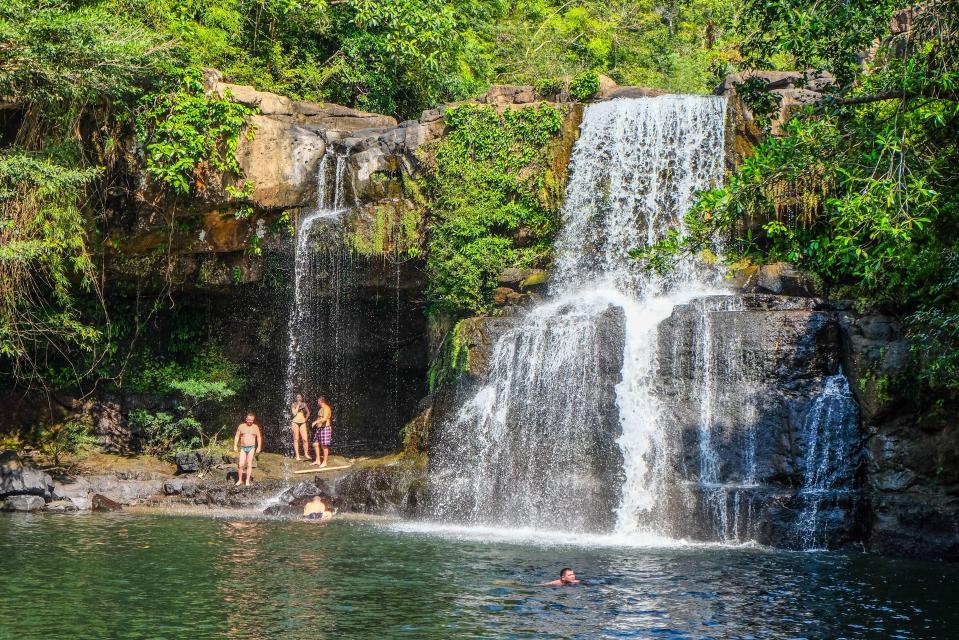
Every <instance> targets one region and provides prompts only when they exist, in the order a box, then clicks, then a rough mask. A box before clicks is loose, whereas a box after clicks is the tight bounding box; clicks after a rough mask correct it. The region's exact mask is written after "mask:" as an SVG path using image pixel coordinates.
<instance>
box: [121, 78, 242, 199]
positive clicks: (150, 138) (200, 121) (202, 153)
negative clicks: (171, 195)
mask: <svg viewBox="0 0 959 640" xmlns="http://www.w3.org/2000/svg"><path fill="white" fill-rule="evenodd" d="M144 102H145V104H146V108H145V110H144V111H143V113H142V114H140V116H139V118H138V120H137V125H138V131H139V134H140V137H141V140H142V143H143V146H144V149H145V150H146V166H147V171H149V172H150V174H151V175H153V176H154V177H155V178H156V179H158V180H159V181H160V182H162V183H164V184H165V185H167V186H168V187H169V188H170V189H172V190H173V191H174V192H176V193H180V194H188V193H190V191H191V190H192V189H197V190H200V191H202V190H203V189H204V185H205V182H206V179H207V177H208V176H209V175H210V174H211V173H212V172H214V171H215V172H229V173H235V174H238V173H239V172H240V167H239V165H238V164H237V161H236V148H237V144H239V141H240V134H241V133H242V132H243V131H244V129H245V130H246V136H247V138H250V139H252V137H253V135H254V129H253V127H252V125H250V124H248V117H249V116H251V115H253V114H254V113H256V112H257V110H256V109H253V108H251V107H247V106H245V105H242V104H239V103H236V102H233V101H232V100H230V95H229V94H227V95H226V96H225V97H222V98H221V97H219V96H217V95H215V94H208V93H206V92H205V91H204V90H203V81H202V78H201V77H200V75H199V73H196V72H191V73H188V74H187V75H186V76H184V78H183V80H182V83H181V84H180V86H179V87H178V88H177V90H176V91H175V92H172V93H167V92H163V93H160V94H157V95H153V96H148V97H147V98H145V99H144ZM238 193H239V194H240V195H246V194H247V191H242V192H238ZM231 195H237V194H231Z"/></svg>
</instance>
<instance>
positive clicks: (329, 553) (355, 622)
mask: <svg viewBox="0 0 959 640" xmlns="http://www.w3.org/2000/svg"><path fill="white" fill-rule="evenodd" d="M661 542H662V541H660V540H649V539H639V540H637V539H636V538H632V539H628V540H623V539H622V538H618V537H615V536H564V535H554V534H551V533H549V532H542V531H528V530H518V531H517V530H505V531H504V530H496V529H479V530H476V529H467V528H455V527H439V528H437V527H436V526H435V525H427V524H415V523H397V524H392V525H385V524H371V523H365V522H355V521H354V522H347V521H341V522H333V523H331V524H330V525H327V526H323V527H317V526H311V525H310V523H305V522H299V521H276V520H259V519H237V518H234V519H228V518H218V519H213V518H197V517H185V516H177V517H170V516H157V515H133V514H116V515H105V516H78V517H62V516H61V517H57V516H51V515H35V516H10V515H6V514H0V594H2V602H3V608H4V611H5V612H7V611H9V612H14V613H13V615H4V616H0V638H7V637H11V638H13V637H16V638H18V639H24V640H33V639H37V640H39V639H44V640H46V639H47V638H71V639H72V638H121V639H123V638H144V637H163V638H178V637H190V638H201V639H202V638H250V637H255V638H260V637H262V638H284V639H293V640H299V639H301V638H302V639H303V640H307V639H310V640H312V639H314V638H318V637H342V638H350V639H360V640H363V639H367V638H369V639H370V640H385V639H387V638H394V637H410V638H417V639H421V638H422V639H425V640H432V639H441V638H442V639H444V640H445V639H447V638H536V639H540V638H564V639H565V638H588V639H590V640H592V639H595V638H697V639H702V638H716V639H722V640H727V639H732V638H750V637H751V638H775V639H779V638H840V637H842V638H861V639H866V638H869V639H871V638H875V639H879V638H890V637H896V638H904V639H923V640H925V639H927V638H949V637H953V636H952V635H950V634H951V632H952V630H953V629H955V628H957V626H959V612H957V610H956V607H955V606H954V602H955V601H956V600H957V594H959V591H957V584H959V567H956V566H954V565H941V564H933V563H916V562H908V561H902V560H891V559H888V558H878V557H870V556H861V555H843V554H835V553H834V554H812V555H811V554H804V553H782V552H776V551H772V550H768V549H748V548H745V549H744V548H727V547H721V546H717V545H693V544H689V543H679V544H676V543H673V542H668V543H666V544H660V543H661ZM562 566H572V567H574V568H575V569H576V571H577V573H578V574H579V575H580V576H581V577H585V578H587V579H589V580H591V582H592V584H591V585H590V586H588V587H585V588H577V589H567V588H545V587H542V586H539V585H540V583H542V582H543V581H545V580H549V579H551V578H553V577H555V575H556V573H557V572H558V570H559V569H560V568H561V567H562ZM51 612H55V615H52V614H51Z"/></svg>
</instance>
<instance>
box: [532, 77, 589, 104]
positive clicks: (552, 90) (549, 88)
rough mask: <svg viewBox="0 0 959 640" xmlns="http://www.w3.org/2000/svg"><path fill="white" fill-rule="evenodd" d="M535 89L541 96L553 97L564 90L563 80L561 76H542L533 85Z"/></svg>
mask: <svg viewBox="0 0 959 640" xmlns="http://www.w3.org/2000/svg"><path fill="white" fill-rule="evenodd" d="M598 78H599V76H597V79H598ZM533 89H534V90H535V91H536V95H538V96H539V97H541V98H544V99H546V98H548V99H552V98H554V97H556V95H557V94H558V93H559V92H560V91H562V90H563V81H562V80H561V79H559V78H540V79H538V80H537V81H536V83H535V84H534V85H533Z"/></svg>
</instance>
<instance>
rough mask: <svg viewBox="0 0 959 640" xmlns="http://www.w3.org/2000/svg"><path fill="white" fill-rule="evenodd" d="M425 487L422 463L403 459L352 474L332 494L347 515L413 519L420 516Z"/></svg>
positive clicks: (409, 458) (340, 482)
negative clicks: (361, 514) (366, 514)
mask: <svg viewBox="0 0 959 640" xmlns="http://www.w3.org/2000/svg"><path fill="white" fill-rule="evenodd" d="M425 487H426V465H425V459H424V458H423V457H422V456H404V457H401V458H399V459H397V460H394V461H389V462H387V463H385V464H375V465H370V466H367V467H361V468H359V469H355V470H353V471H351V472H350V473H348V474H347V475H346V476H345V477H343V478H342V479H340V480H339V481H338V482H337V484H336V488H335V493H336V495H337V496H338V497H339V499H340V501H341V505H342V508H343V509H345V510H347V511H353V512H357V513H376V514H382V515H394V516H408V517H413V516H416V515H419V513H420V510H421V508H422V504H423V497H424V491H425Z"/></svg>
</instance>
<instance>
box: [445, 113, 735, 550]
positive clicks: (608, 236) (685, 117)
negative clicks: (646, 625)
mask: <svg viewBox="0 0 959 640" xmlns="http://www.w3.org/2000/svg"><path fill="white" fill-rule="evenodd" d="M725 107H726V103H725V99H724V98H721V97H706V96H662V97H658V98H642V99H620V100H613V101H609V102H603V103H599V104H594V105H589V106H588V107H587V108H586V110H585V112H584V115H583V122H582V125H581V129H580V138H579V140H578V141H577V142H576V145H575V147H574V150H573V156H572V160H571V167H570V181H569V184H568V186H567V190H566V197H565V201H564V205H563V209H562V218H563V228H562V231H561V232H560V235H559V237H558V238H557V241H556V254H555V267H554V269H553V273H552V279H551V283H550V294H551V299H550V300H549V301H548V302H546V303H544V304H541V305H539V306H537V307H535V308H533V309H532V310H530V312H529V313H528V314H527V315H526V316H525V317H524V318H522V319H520V320H519V321H517V322H515V323H513V324H512V326H508V327H507V328H506V329H505V330H504V331H503V333H502V335H501V336H500V337H499V338H498V339H497V340H496V343H495V345H494V346H493V349H492V355H491V359H490V366H489V375H488V381H487V382H486V384H484V385H483V386H482V388H480V389H479V390H477V391H475V393H473V395H472V397H469V398H466V399H465V400H464V401H463V403H462V406H461V408H460V410H459V412H458V413H457V414H456V415H455V416H454V417H453V419H451V420H450V421H449V422H448V423H446V424H442V425H438V432H437V434H436V442H435V444H434V445H433V446H432V454H431V461H430V465H431V468H430V486H431V491H432V497H433V500H432V501H431V504H432V507H431V508H432V509H433V515H434V516H436V517H438V518H440V519H444V520H448V521H460V522H467V523H472V524H499V525H507V526H536V527H546V528H553V529H555V528H563V529H567V530H595V529H597V528H600V529H602V528H608V527H610V526H615V527H616V529H617V530H618V531H620V532H626V533H628V532H632V531H636V530H640V529H647V530H648V529H651V528H654V527H653V526H652V522H651V521H650V520H649V512H650V510H651V509H652V507H653V505H654V503H655V502H656V500H657V499H658V497H659V493H660V491H661V488H662V483H663V482H664V480H665V478H666V477H667V475H668V471H667V463H666V458H667V455H666V448H667V446H668V444H667V442H666V439H665V438H664V437H663V433H662V429H660V425H659V424H658V416H659V414H660V409H661V407H660V402H661V400H660V399H659V398H658V396H657V393H656V389H655V382H656V380H655V376H656V356H657V354H656V351H657V327H658V326H659V324H660V323H661V322H662V321H663V320H664V319H666V318H667V317H668V316H669V315H670V313H671V312H672V309H673V307H674V306H675V305H677V304H682V303H685V302H688V301H689V300H691V299H693V298H695V297H697V296H702V295H705V294H708V293H710V292H715V291H716V286H715V285H716V282H715V279H716V275H715V273H714V272H713V271H712V270H711V269H709V268H706V267H704V266H702V265H701V264H699V263H698V262H697V261H694V260H689V261H684V262H682V263H681V264H680V265H679V267H678V268H677V269H676V270H675V271H674V272H673V273H671V274H670V276H668V277H666V278H658V277H652V276H649V275H647V274H644V273H642V272H641V271H640V270H639V269H638V266H637V264H636V262H635V261H634V260H632V259H631V258H630V257H629V251H630V250H631V249H636V248H640V247H643V246H647V245H649V244H651V243H653V242H656V241H657V240H660V239H662V238H663V237H664V236H665V234H666V233H667V231H668V230H669V229H670V228H676V227H678V226H680V225H681V224H682V218H683V215H684V214H685V213H686V212H687V211H688V209H689V208H690V206H691V205H692V203H693V200H694V197H695V194H696V192H697V191H700V190H702V189H705V188H708V187H710V186H714V185H715V184H717V183H718V182H719V181H720V179H721V177H722V171H723V162H724V120H725Z"/></svg>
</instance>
